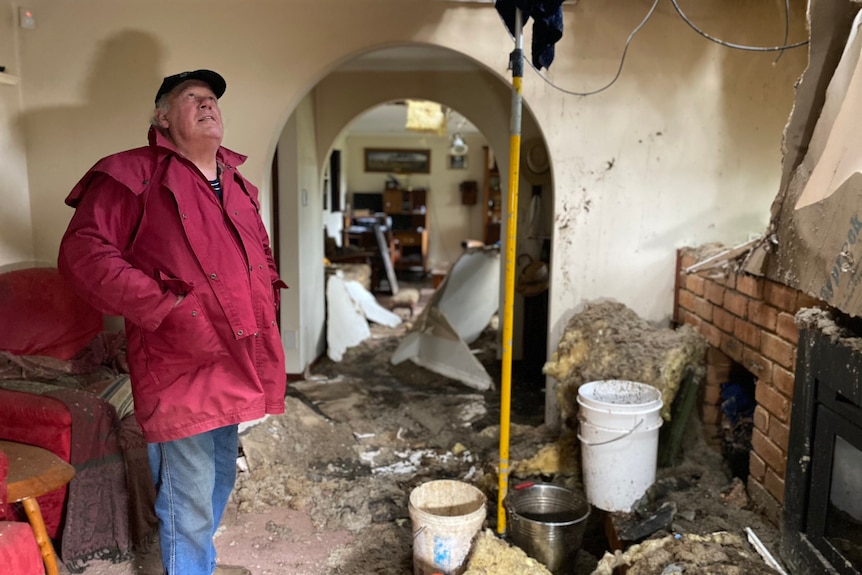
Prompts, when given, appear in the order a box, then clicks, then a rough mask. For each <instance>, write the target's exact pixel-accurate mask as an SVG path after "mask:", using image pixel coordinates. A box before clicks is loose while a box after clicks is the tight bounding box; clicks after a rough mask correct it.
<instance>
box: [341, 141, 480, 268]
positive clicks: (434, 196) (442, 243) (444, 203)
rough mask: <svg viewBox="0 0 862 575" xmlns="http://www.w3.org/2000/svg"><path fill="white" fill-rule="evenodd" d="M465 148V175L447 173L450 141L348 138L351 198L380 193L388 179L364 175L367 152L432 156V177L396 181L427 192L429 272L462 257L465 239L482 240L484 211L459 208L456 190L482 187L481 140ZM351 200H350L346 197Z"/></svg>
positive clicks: (368, 174) (372, 173)
mask: <svg viewBox="0 0 862 575" xmlns="http://www.w3.org/2000/svg"><path fill="white" fill-rule="evenodd" d="M465 140H466V142H467V145H468V146H469V152H468V156H467V158H468V159H467V169H464V170H450V169H449V168H448V167H447V166H448V165H447V160H448V150H449V138H448V136H436V135H424V134H417V135H412V136H391V135H390V136H383V135H379V136H373V135H356V136H350V137H348V138H347V152H348V156H349V159H350V160H349V161H350V168H349V170H348V172H347V183H348V189H349V192H350V193H352V192H379V193H381V194H382V193H383V189H384V187H385V183H386V177H387V174H382V173H374V172H366V171H365V160H364V155H363V151H364V149H365V148H419V149H428V150H431V173H430V174H410V175H409V176H397V177H398V178H399V179H400V180H401V181H402V183H404V184H405V185H410V186H412V187H414V188H426V189H427V190H428V259H429V269H431V268H437V267H441V268H443V269H448V267H449V265H451V264H452V263H454V262H455V260H456V259H458V256H460V255H461V251H462V250H461V242H462V241H464V240H466V239H468V238H475V239H482V235H481V227H482V219H481V218H482V212H481V209H482V206H481V205H480V204H479V203H477V204H476V205H474V206H465V205H463V204H462V203H461V192H460V189H459V187H458V185H459V184H460V183H461V182H462V181H464V180H475V181H476V182H477V185H478V186H480V187H481V185H482V178H483V177H484V171H483V169H482V146H483V145H485V144H486V142H485V139H484V138H483V137H481V136H479V135H475V136H474V135H471V136H466V137H465ZM348 198H349V196H348Z"/></svg>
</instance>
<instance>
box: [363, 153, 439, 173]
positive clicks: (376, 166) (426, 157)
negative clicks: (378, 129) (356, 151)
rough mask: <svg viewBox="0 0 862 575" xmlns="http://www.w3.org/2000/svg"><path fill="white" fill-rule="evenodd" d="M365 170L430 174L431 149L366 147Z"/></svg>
mask: <svg viewBox="0 0 862 575" xmlns="http://www.w3.org/2000/svg"><path fill="white" fill-rule="evenodd" d="M365 171H366V172H390V173H393V174H430V173H431V150H407V149H388V148H365Z"/></svg>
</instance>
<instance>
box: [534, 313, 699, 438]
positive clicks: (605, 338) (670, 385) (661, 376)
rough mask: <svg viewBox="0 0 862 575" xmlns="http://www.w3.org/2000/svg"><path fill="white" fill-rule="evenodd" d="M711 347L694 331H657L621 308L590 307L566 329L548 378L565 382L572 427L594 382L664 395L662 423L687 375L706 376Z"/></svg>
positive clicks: (563, 396) (561, 395)
mask: <svg viewBox="0 0 862 575" xmlns="http://www.w3.org/2000/svg"><path fill="white" fill-rule="evenodd" d="M706 347H707V343H706V340H704V338H703V337H702V336H701V335H700V334H698V333H697V332H696V331H695V330H694V329H693V328H691V327H689V326H682V327H680V328H679V329H675V330H674V329H670V328H665V327H656V326H654V325H652V324H650V323H649V322H647V321H646V320H644V319H642V318H640V317H639V316H638V315H637V314H636V313H635V312H634V311H632V310H631V309H629V308H628V307H626V306H625V305H623V304H621V303H617V302H598V303H592V304H588V305H587V306H586V307H585V308H584V310H583V311H582V312H580V313H578V314H576V315H574V316H573V317H572V318H571V319H570V320H569V323H568V325H567V326H566V329H565V331H564V332H563V336H562V338H561V339H560V343H559V345H558V346H557V351H555V352H554V354H553V356H552V357H551V360H550V361H548V362H547V363H546V364H545V367H544V372H545V373H546V374H548V375H550V376H551V377H553V378H555V379H556V380H557V381H559V382H560V385H558V386H557V399H558V401H559V404H560V409H561V412H562V417H563V420H564V421H566V422H567V423H568V424H569V425H570V426H572V424H573V423H574V421H573V418H574V417H575V416H576V414H577V411H578V406H577V396H578V388H579V387H580V386H581V385H582V384H584V383H588V382H590V381H600V380H610V379H620V380H628V381H638V382H641V383H648V384H650V385H652V386H654V387H656V388H658V389H659V390H660V391H661V396H662V401H663V402H664V406H663V408H662V417H663V418H664V419H665V421H670V413H671V411H670V410H671V403H672V402H673V399H674V397H676V393H677V390H678V389H679V387H680V384H681V383H682V380H683V378H684V377H685V375H686V373H688V372H689V371H690V370H702V369H703V364H704V357H705V353H706Z"/></svg>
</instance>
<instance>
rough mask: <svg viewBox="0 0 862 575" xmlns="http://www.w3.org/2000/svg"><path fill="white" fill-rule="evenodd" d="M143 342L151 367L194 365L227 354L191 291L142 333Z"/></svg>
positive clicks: (206, 362)
mask: <svg viewBox="0 0 862 575" xmlns="http://www.w3.org/2000/svg"><path fill="white" fill-rule="evenodd" d="M143 345H144V349H145V351H146V354H147V360H148V363H149V366H150V368H151V369H152V368H157V367H168V366H176V367H177V368H180V367H189V368H191V367H194V366H198V365H205V364H209V363H213V362H214V361H215V360H216V359H217V358H218V357H221V356H224V355H227V350H226V349H225V347H224V345H223V344H222V343H221V341H220V340H219V337H218V333H217V332H216V330H215V328H214V327H213V325H212V323H211V322H210V320H209V318H207V314H206V313H205V312H204V308H203V306H202V305H201V302H200V300H199V299H198V297H197V295H195V293H194V291H190V292H188V293H187V294H186V295H185V297H184V298H183V300H182V301H181V302H180V303H179V304H177V306H176V307H175V308H174V309H172V310H171V313H169V314H168V315H167V316H166V317H165V319H164V320H163V321H162V324H161V325H160V326H159V327H158V329H156V330H155V331H153V332H144V334H143Z"/></svg>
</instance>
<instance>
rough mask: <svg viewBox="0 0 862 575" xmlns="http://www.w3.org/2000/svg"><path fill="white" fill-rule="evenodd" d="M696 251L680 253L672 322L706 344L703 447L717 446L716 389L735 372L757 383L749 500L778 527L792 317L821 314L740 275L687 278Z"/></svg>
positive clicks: (808, 301)
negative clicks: (803, 311) (694, 331)
mask: <svg viewBox="0 0 862 575" xmlns="http://www.w3.org/2000/svg"><path fill="white" fill-rule="evenodd" d="M695 253H696V252H695V250H693V249H684V250H680V252H679V257H678V262H679V269H678V270H677V272H678V278H677V288H676V310H675V314H676V316H675V320H676V322H677V324H683V323H685V324H689V325H691V326H694V327H695V328H696V329H698V330H699V331H700V333H701V334H702V335H703V336H704V337H705V338H706V340H707V341H708V342H709V351H708V352H707V373H706V384H705V386H704V389H703V401H702V402H701V406H700V414H701V417H702V421H703V426H704V435H705V437H706V439H707V442H708V443H710V444H711V445H713V446H718V445H720V437H721V436H720V434H721V430H720V423H721V408H720V403H721V400H720V395H719V394H720V385H721V383H723V382H725V381H727V379H728V374H729V372H730V369H731V366H732V365H733V364H734V363H737V364H740V365H741V366H742V367H744V368H745V369H746V370H748V371H749V372H750V373H751V374H752V375H753V376H754V377H755V379H756V388H755V389H756V391H755V399H756V401H757V408H756V409H755V412H754V431H753V433H752V438H751V447H752V449H751V455H750V459H749V477H748V492H749V495H750V496H751V499H752V501H753V503H754V504H755V505H756V506H757V507H758V508H759V509H760V510H761V511H763V513H764V514H765V515H766V517H767V518H768V519H770V521H772V522H773V523H775V524H776V525H781V513H782V505H783V502H784V475H785V468H786V466H787V443H788V437H789V431H790V406H791V403H792V400H793V383H794V370H795V367H796V347H797V341H798V339H799V331H798V329H797V327H796V323H795V320H794V316H795V314H796V312H797V311H799V309H801V308H805V307H826V306H825V304H824V303H823V302H821V301H820V300H818V299H816V298H813V297H811V296H808V295H806V294H804V293H802V292H800V291H798V290H795V289H792V288H789V287H787V286H785V285H782V284H779V283H776V282H773V281H770V280H768V279H765V278H759V277H755V276H751V275H748V274H745V273H742V272H739V273H735V272H725V271H723V270H721V271H718V270H706V271H702V272H700V273H696V274H687V273H685V271H684V270H685V268H687V267H689V266H691V265H693V264H695V263H697V260H696V259H695V255H694V254H695Z"/></svg>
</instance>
